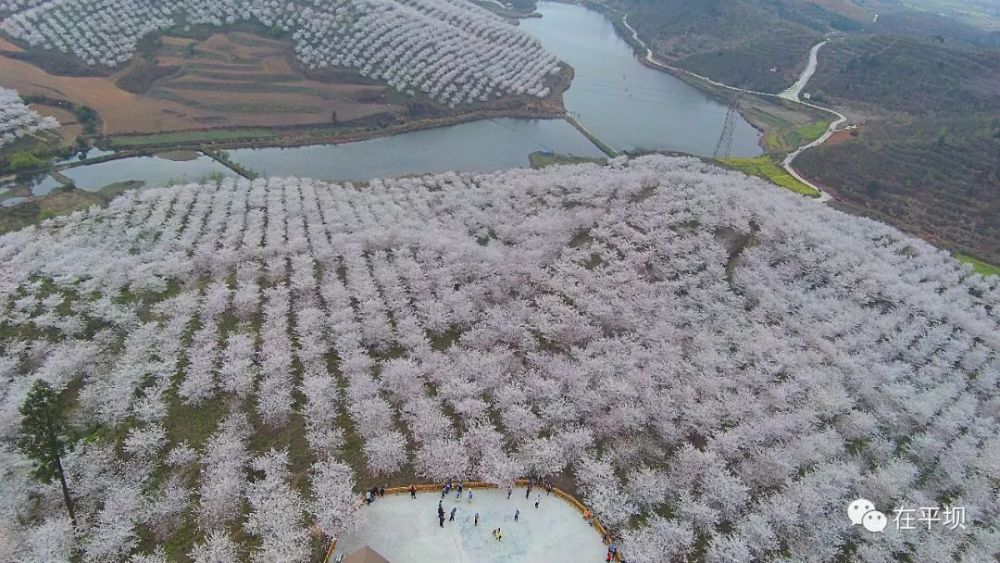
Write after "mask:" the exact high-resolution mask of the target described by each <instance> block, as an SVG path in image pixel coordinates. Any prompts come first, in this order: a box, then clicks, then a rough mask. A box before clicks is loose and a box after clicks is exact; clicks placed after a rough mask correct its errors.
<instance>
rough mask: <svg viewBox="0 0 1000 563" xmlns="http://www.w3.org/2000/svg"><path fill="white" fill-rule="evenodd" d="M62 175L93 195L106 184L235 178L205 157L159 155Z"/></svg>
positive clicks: (165, 182) (162, 184) (162, 182)
mask: <svg viewBox="0 0 1000 563" xmlns="http://www.w3.org/2000/svg"><path fill="white" fill-rule="evenodd" d="M62 173H63V175H65V176H66V177H68V178H69V179H71V180H73V183H74V184H76V187H78V188H80V189H81V190H87V191H90V192H96V191H97V190H99V189H101V188H103V187H104V186H107V185H109V184H116V183H118V182H127V181H139V182H143V183H144V184H145V185H146V187H157V186H165V185H167V184H171V183H184V182H195V181H197V180H200V179H201V178H203V177H205V176H208V175H209V174H213V173H219V174H222V175H224V176H236V173H235V172H233V171H232V170H230V169H229V168H227V167H225V166H223V165H221V164H219V163H218V162H216V161H215V160H213V159H211V158H209V157H207V156H199V157H198V158H196V159H194V160H169V159H166V158H160V157H158V156H136V157H131V158H121V159H118V160H109V161H107V162H100V163H97V164H88V165H85V166H78V167H76V168H67V169H66V170H63V171H62Z"/></svg>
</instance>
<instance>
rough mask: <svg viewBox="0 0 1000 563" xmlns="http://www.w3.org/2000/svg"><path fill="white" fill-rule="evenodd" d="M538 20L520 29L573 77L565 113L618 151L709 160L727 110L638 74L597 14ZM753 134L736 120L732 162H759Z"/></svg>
mask: <svg viewBox="0 0 1000 563" xmlns="http://www.w3.org/2000/svg"><path fill="white" fill-rule="evenodd" d="M538 11H539V12H540V13H541V14H542V17H541V18H529V19H526V20H522V21H521V29H523V30H525V31H527V32H529V33H531V34H533V35H534V36H535V37H538V39H539V40H540V41H541V42H542V45H544V46H545V48H546V49H547V50H548V51H550V52H552V53H554V54H555V55H556V56H558V57H559V58H560V59H562V60H563V61H566V62H567V63H569V64H570V66H572V67H573V69H574V70H575V71H576V76H575V78H574V79H573V84H572V86H571V87H570V89H569V91H567V92H566V94H565V95H564V96H565V104H566V109H567V110H569V111H570V112H572V113H573V114H574V115H576V116H577V118H578V119H579V120H580V121H581V122H582V123H583V124H584V125H586V127H587V128H588V129H590V130H591V131H593V132H594V133H595V134H596V135H597V136H598V137H599V138H600V139H601V140H602V141H604V142H605V143H607V144H609V145H611V147H613V148H615V149H617V150H637V149H647V150H678V151H683V152H687V153H691V154H697V155H701V156H711V155H712V151H713V150H714V149H715V145H716V143H717V142H718V140H719V134H720V133H721V132H722V123H723V121H724V120H725V118H726V109H727V106H725V105H722V104H720V103H719V102H716V101H715V100H712V99H711V98H709V97H708V96H706V95H705V94H703V93H702V92H700V91H699V90H697V89H695V88H694V87H692V86H689V85H688V84H686V83H684V82H683V81H681V80H679V79H677V78H674V77H673V76H671V75H669V74H667V73H665V72H660V71H658V70H653V69H651V68H649V67H646V66H643V65H642V63H640V62H639V59H638V58H637V57H636V55H635V54H634V53H633V51H632V48H631V47H629V45H628V43H626V42H625V40H624V39H622V38H621V37H619V36H618V33H617V32H616V31H615V28H614V26H613V25H611V22H610V21H609V20H608V19H607V18H606V17H604V15H603V14H601V13H599V12H596V11H594V10H590V9H587V8H584V7H582V6H576V5H572V4H562V3H557V2H539V4H538ZM758 138H759V133H758V132H757V130H756V129H754V128H753V127H752V126H751V125H750V124H749V123H747V122H746V120H744V119H742V118H740V119H739V121H738V122H737V124H736V131H735V133H734V135H733V155H734V156H754V155H758V154H761V149H760V147H759V146H758V145H757V140H758Z"/></svg>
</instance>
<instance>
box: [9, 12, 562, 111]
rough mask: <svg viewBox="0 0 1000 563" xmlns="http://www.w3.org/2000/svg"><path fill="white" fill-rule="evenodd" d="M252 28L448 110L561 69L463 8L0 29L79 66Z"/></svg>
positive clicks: (69, 18)
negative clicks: (147, 41)
mask: <svg viewBox="0 0 1000 563" xmlns="http://www.w3.org/2000/svg"><path fill="white" fill-rule="evenodd" d="M241 21H251V22H256V23H260V24H263V25H266V26H268V27H271V28H277V29H280V30H282V31H284V32H287V33H289V34H291V37H292V39H293V41H294V43H295V51H296V54H297V56H298V58H299V59H300V60H301V61H302V62H303V63H304V64H305V65H307V66H308V67H310V68H328V67H349V68H353V69H357V70H358V71H360V73H361V74H362V75H364V76H366V77H370V78H375V79H381V80H384V81H386V82H387V83H388V84H389V85H390V86H392V87H394V88H396V89H397V90H399V91H401V92H407V93H409V94H411V95H413V94H415V93H416V92H418V91H419V92H423V93H425V94H427V95H428V96H430V97H431V98H433V99H434V100H437V101H439V102H442V103H446V104H449V105H451V106H456V105H459V104H463V103H470V102H485V101H488V100H490V99H492V98H497V97H501V96H507V95H531V96H537V97H540V98H544V97H546V96H548V94H549V88H548V87H547V86H546V77H548V76H549V75H551V74H555V73H557V72H558V71H559V62H558V60H557V59H556V58H555V56H554V55H552V54H550V53H548V52H546V51H545V50H544V49H543V48H542V46H541V44H540V43H539V42H538V40H537V39H535V38H533V37H532V36H531V35H529V34H527V33H525V32H523V31H521V30H519V29H517V28H516V27H514V26H512V25H510V24H508V23H507V22H505V21H504V20H502V19H501V18H499V17H497V16H495V15H494V14H492V13H491V12H489V11H488V10H485V9H483V8H481V7H479V6H476V5H475V4H473V3H471V2H467V1H465V0H333V1H315V0H281V1H278V0H273V1H260V0H258V1H254V2H245V1H242V0H52V1H50V2H47V3H45V4H41V5H38V6H34V7H30V8H28V9H24V10H21V11H18V12H16V13H15V14H14V15H13V16H11V17H9V18H7V19H6V20H4V21H3V22H2V24H0V29H3V30H4V31H5V32H7V33H8V34H10V35H11V36H12V37H15V38H17V39H20V40H22V41H25V42H27V43H28V44H30V45H31V46H33V47H38V48H43V49H54V50H58V51H62V52H64V53H70V54H72V55H74V56H76V57H78V58H79V59H80V60H82V61H85V62H86V63H87V64H89V65H92V66H96V65H101V66H107V67H115V66H118V65H121V64H123V63H125V62H126V61H128V60H129V59H130V58H131V57H132V56H133V55H134V54H135V51H136V45H137V44H138V42H139V41H140V40H141V39H142V38H143V37H145V36H146V35H148V34H150V33H154V32H157V31H160V30H164V29H167V28H170V27H173V26H174V25H176V24H178V23H181V22H189V23H200V24H210V25H215V26H225V25H229V24H233V23H237V22H241Z"/></svg>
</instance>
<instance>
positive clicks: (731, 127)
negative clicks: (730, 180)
mask: <svg viewBox="0 0 1000 563" xmlns="http://www.w3.org/2000/svg"><path fill="white" fill-rule="evenodd" d="M742 101H743V89H742V88H740V89H739V91H738V92H737V93H736V97H735V98H733V101H732V102H730V103H729V109H728V110H727V111H726V121H725V123H723V124H722V134H721V135H719V142H718V143H716V145H715V151H714V152H713V153H712V158H714V159H716V160H725V159H727V158H729V155H730V154H731V153H732V152H733V133H734V132H735V131H736V121H737V119H739V117H740V103H741V102H742Z"/></svg>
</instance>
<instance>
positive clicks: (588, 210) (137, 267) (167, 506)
mask: <svg viewBox="0 0 1000 563" xmlns="http://www.w3.org/2000/svg"><path fill="white" fill-rule="evenodd" d="M55 4H59V2H55ZM102 6H103V5H102ZM40 7H41V5H40ZM45 9H46V10H50V9H52V8H51V7H49V6H48V5H45ZM245 9H246V10H257V9H258V8H257V4H254V6H253V7H248V8H245ZM265 9H271V6H270V5H268V6H264V7H261V8H260V10H265ZM168 15H169V14H168ZM251 15H252V14H251ZM242 17H243V16H240V18H242ZM248 17H249V16H248ZM234 21H236V20H234ZM240 21H242V20H240ZM345 25H346V24H345ZM95 41H96V39H95ZM359 53H360V47H359ZM374 70H375V69H374V67H373V69H372V71H373V72H374ZM453 93H455V92H450V93H449V95H451V94H453ZM813 203H814V202H808V201H802V200H801V199H799V198H795V197H793V196H792V195H790V194H786V193H784V192H783V191H779V190H774V189H772V188H771V187H770V186H768V185H767V184H764V183H762V182H760V181H757V180H754V179H750V178H746V177H744V176H742V175H739V174H736V173H734V172H730V171H724V170H720V169H717V168H714V167H712V166H711V165H708V164H706V163H703V162H701V161H699V160H696V159H690V158H672V157H663V156H648V157H642V158H633V159H614V160H612V161H611V162H610V163H608V164H607V165H605V166H602V165H597V164H584V165H576V166H571V167H551V168H545V169H542V170H511V171H503V172H492V173H486V174H472V173H466V174H456V173H447V174H440V175H434V176H425V177H413V178H400V179H392V180H383V181H374V182H371V183H368V184H365V185H350V184H346V185H336V184H327V183H324V182H317V181H313V180H301V179H296V178H282V179H257V180H254V181H248V180H244V179H228V180H225V181H223V182H219V183H209V184H205V185H202V184H191V185H186V186H177V187H173V188H170V189H154V190H144V191H142V192H129V193H126V194H123V195H122V196H121V197H120V198H118V199H116V200H115V201H113V202H112V203H111V204H110V205H109V206H108V208H106V209H101V208H95V209H92V210H88V211H84V212H78V213H75V214H72V215H69V216H65V217H60V218H58V219H55V220H53V221H51V222H50V223H47V224H46V225H45V227H44V228H35V229H26V230H22V231H18V232H13V233H8V234H5V235H0V306H2V307H3V309H2V310H3V313H4V314H3V315H0V328H2V329H3V330H0V437H2V438H4V441H3V443H8V442H14V441H15V439H16V438H17V437H18V435H19V432H20V426H19V423H20V416H19V412H18V411H19V408H20V405H21V403H22V402H23V400H24V397H25V395H26V393H27V389H29V388H30V386H31V384H32V382H33V381H34V380H36V379H43V380H45V381H47V382H49V383H50V384H51V385H52V386H53V387H54V388H57V389H60V390H66V392H67V393H66V394H67V397H69V398H71V399H72V401H73V408H72V420H73V423H74V425H75V424H78V423H79V424H80V425H81V427H84V426H89V425H91V424H93V425H94V427H98V428H101V429H102V430H101V431H99V432H95V433H94V434H93V435H91V436H90V437H89V438H88V439H87V440H84V441H81V442H80V443H78V444H77V445H76V447H75V448H74V449H72V450H71V451H68V452H67V453H66V456H65V466H66V467H65V468H66V473H67V479H68V483H69V486H70V488H71V490H72V492H73V494H74V500H75V501H76V504H77V516H78V520H79V522H80V526H79V530H77V531H76V532H74V533H73V534H68V533H66V531H65V530H64V529H63V528H62V524H60V522H59V520H58V518H59V517H60V515H59V513H58V512H56V509H57V508H58V506H59V505H60V502H61V499H60V496H61V493H60V491H59V490H58V487H51V486H49V485H43V484H39V483H35V482H33V481H32V479H31V477H30V463H29V462H28V460H26V459H25V458H24V457H23V456H21V455H20V454H18V453H17V452H16V451H15V450H14V449H12V448H11V447H10V446H3V445H2V444H0V475H2V476H3V479H4V483H5V484H6V486H5V487H3V488H2V489H3V494H0V531H2V532H0V549H2V550H3V555H4V556H5V557H6V556H7V554H8V553H11V554H13V555H12V556H11V557H6V558H8V559H13V560H31V559H32V557H34V558H36V559H38V558H40V557H46V556H47V555H45V554H48V553H52V554H53V555H52V557H53V558H58V557H59V553H62V552H63V551H64V550H67V549H68V550H69V551H71V552H73V553H79V554H81V556H82V557H83V558H85V559H87V560H88V561H89V560H98V561H99V560H122V561H126V560H130V559H135V560H143V561H158V560H161V559H163V558H164V552H163V551H162V550H158V549H157V547H156V546H148V547H147V543H154V544H158V545H159V546H162V545H164V544H165V543H166V542H168V541H171V536H172V534H176V533H178V531H179V530H185V532H184V533H187V532H186V531H187V530H190V529H191V528H192V527H196V528H198V529H199V530H200V531H201V532H202V533H203V537H202V538H201V541H199V542H198V543H197V545H195V546H193V547H192V549H191V551H190V554H189V555H190V557H191V558H192V559H194V560H204V561H230V560H234V559H236V560H246V559H257V560H299V559H301V558H303V557H304V555H303V554H307V553H308V549H309V541H308V532H307V530H308V529H309V527H311V526H312V527H313V530H314V531H315V532H316V533H317V534H318V533H320V532H322V533H323V534H325V535H329V536H337V535H342V534H344V533H345V531H346V530H347V529H348V528H349V527H350V526H351V525H352V524H356V523H358V522H359V516H358V515H359V514H363V512H360V513H356V512H355V509H356V507H357V495H356V494H355V492H354V487H355V483H362V482H366V481H367V482H372V481H374V480H375V479H378V482H385V481H387V480H393V479H397V478H398V477H399V475H400V470H401V469H402V468H404V467H405V468H407V469H409V468H413V469H414V470H416V471H418V472H420V473H421V474H423V475H425V476H426V478H427V479H435V480H439V479H442V478H446V477H465V478H470V479H482V480H486V481H488V482H492V483H495V484H498V485H503V484H506V483H509V482H510V481H511V480H513V479H516V478H520V477H526V476H535V477H556V476H558V477H561V478H567V479H570V478H571V479H573V485H574V487H575V488H576V490H578V491H579V492H580V496H581V497H582V499H583V500H584V501H585V502H586V503H587V504H588V506H590V507H591V508H592V509H593V510H594V511H595V513H596V514H597V515H598V517H599V519H600V520H601V521H602V522H603V523H605V524H606V525H608V526H609V527H610V528H611V529H612V530H613V531H614V532H615V533H616V534H619V535H620V536H621V537H622V539H623V546H622V552H623V555H624V556H625V557H626V559H627V560H634V561H649V562H652V561H657V562H658V561H673V560H678V559H685V558H691V557H693V556H694V555H695V554H697V555H699V556H703V558H705V559H706V560H719V561H726V560H772V559H787V560H795V561H799V560H810V561H836V560H839V559H841V558H843V557H844V556H845V553H850V554H852V555H853V556H856V558H857V559H859V560H864V561H884V560H886V559H887V558H904V559H912V560H940V559H959V560H962V559H964V560H967V561H979V560H990V559H991V558H992V557H993V555H994V554H995V553H996V552H997V540H996V534H995V533H994V530H993V528H992V527H991V526H992V522H993V520H995V518H992V515H995V514H998V513H1000V505H998V500H997V496H996V494H995V493H996V481H997V478H998V475H1000V470H998V465H997V461H996V455H995V451H996V449H997V447H998V446H1000V433H998V426H997V425H996V424H995V422H996V417H997V413H998V412H1000V411H998V401H997V398H996V388H997V385H998V384H1000V336H998V335H1000V322H998V314H1000V313H998V312H1000V278H996V277H993V278H988V277H983V276H980V275H978V274H975V273H973V272H971V271H970V270H969V269H967V268H964V267H962V266H960V265H958V264H957V263H956V262H955V261H954V260H953V259H952V258H951V257H950V256H948V255H947V254H945V253H943V252H940V251H937V250H935V249H934V248H932V247H930V246H928V245H926V244H925V243H922V242H920V241H919V240H916V239H912V238H909V237H907V236H905V235H903V234H901V233H899V232H898V231H895V230H893V229H891V228H889V227H886V226H884V225H881V224H879V223H877V222H874V221H870V220H866V219H859V218H854V217H849V216H846V215H843V214H840V213H839V212H836V211H834V210H831V209H827V208H825V207H823V206H817V205H814V204H813ZM747 240H752V241H753V244H746V243H745V241H747ZM222 248H225V249H227V250H226V252H224V253H223V254H222V255H221V257H220V258H219V260H213V259H211V257H212V256H213V252H214V251H215V250H218V249H222ZM154 279H155V280H167V281H169V284H168V289H167V290H166V291H163V292H158V291H152V290H148V289H145V290H138V288H154V289H155V288H156V287H159V282H158V281H153V280H154ZM67 313H69V314H70V315H71V316H73V317H74V318H76V319H77V320H78V322H77V323H62V322H60V321H59V320H58V319H56V318H55V316H62V315H66V314H67ZM73 324H76V325H77V327H78V328H79V327H80V326H82V327H85V330H78V328H77V329H74V328H73V326H72V325H73ZM206 327H209V328H206ZM66 331H70V332H66ZM199 333H201V334H199ZM84 335H86V337H85V336H84ZM192 368H197V369H196V370H193V369H192ZM199 400H201V401H202V405H201V407H195V406H194V404H195V403H196V402H197V401H199ZM202 407H204V409H203V410H200V409H201V408H202ZM209 407H210V408H209ZM216 409H221V410H216ZM192 412H196V413H197V415H196V416H195V417H191V413H192ZM275 432H280V433H281V434H280V436H282V437H284V436H290V437H291V438H292V439H293V440H295V441H296V443H295V444H294V448H295V449H294V450H292V449H291V447H290V451H295V452H296V457H295V465H294V467H295V468H296V472H297V473H296V474H294V475H293V474H292V468H291V467H292V466H290V465H289V458H288V455H287V454H286V453H285V452H281V451H278V452H275V451H268V448H269V447H270V444H273V443H274V439H275V435H274V434H272V433H275ZM298 433H304V436H301V435H299V434H298ZM347 446H350V447H352V448H357V451H352V452H350V454H351V455H356V454H358V453H360V455H362V456H363V462H364V467H363V468H360V467H356V466H353V465H351V466H348V465H347V464H346V463H345V462H346V460H347V459H348V458H347V454H348V452H346V451H344V450H343V448H345V447H347ZM302 448H305V452H306V454H307V455H306V456H303V457H299V456H298V454H299V453H301V451H302ZM303 459H306V460H307V462H308V463H311V464H312V467H311V470H310V471H308V481H305V480H303V479H302V478H301V477H302V475H300V474H299V473H300V472H301V470H302V469H303V467H302V466H301V463H302V461H303ZM251 460H252V463H251ZM352 467H353V468H354V470H356V471H360V472H359V473H357V474H355V473H354V471H352V469H351V468H352ZM305 487H308V489H307V488H305ZM857 497H864V498H868V499H871V500H873V501H875V502H877V503H879V504H880V506H881V505H895V506H900V505H906V504H909V505H913V506H923V505H927V504H928V503H936V502H939V499H945V498H947V499H951V502H952V503H956V504H957V503H961V504H964V505H966V508H967V509H968V511H969V512H968V519H967V521H966V532H967V533H963V534H953V535H950V536H944V535H941V534H937V533H935V532H933V531H931V532H929V533H928V534H926V535H920V536H919V538H918V539H916V540H913V541H908V540H905V539H903V538H901V537H896V536H891V535H886V537H885V538H883V539H886V540H887V541H888V542H890V544H889V545H888V547H877V546H874V544H871V545H869V544H864V545H861V544H858V543H857V535H856V533H855V531H854V530H852V529H851V528H850V527H849V526H848V525H847V523H846V522H844V524H843V525H838V526H831V525H830V520H829V515H830V514H842V511H843V507H844V506H845V505H846V504H847V503H848V502H849V501H850V500H851V499H853V498H857ZM243 516H246V518H245V519H243ZM241 524H242V525H244V527H245V530H246V531H247V533H248V534H251V535H252V536H253V541H251V542H247V544H246V545H243V544H242V543H240V544H237V540H236V537H235V535H234V536H232V537H231V536H229V535H228V533H232V526H234V525H241ZM43 537H45V538H48V537H51V538H52V551H51V552H49V551H45V550H44V549H42V548H41V547H40V546H39V542H40V541H41V540H40V538H43ZM140 537H141V538H143V539H144V540H145V539H148V540H149V541H148V542H145V541H144V542H140V541H139V538H140ZM914 537H915V538H916V537H917V536H914ZM67 545H68V547H67ZM139 546H142V547H141V553H140V547H139ZM849 546H852V547H850V549H852V550H853V551H847V550H848V548H849Z"/></svg>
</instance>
